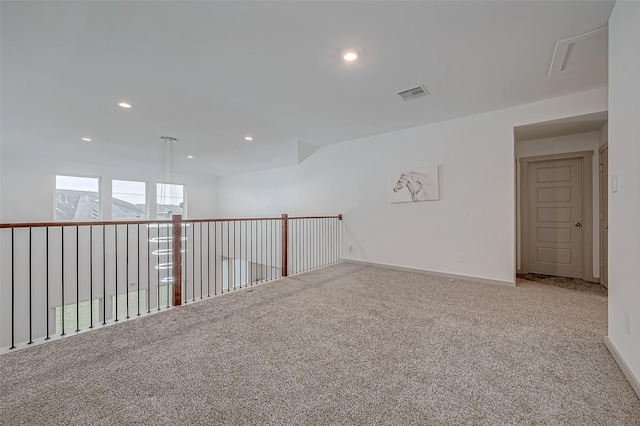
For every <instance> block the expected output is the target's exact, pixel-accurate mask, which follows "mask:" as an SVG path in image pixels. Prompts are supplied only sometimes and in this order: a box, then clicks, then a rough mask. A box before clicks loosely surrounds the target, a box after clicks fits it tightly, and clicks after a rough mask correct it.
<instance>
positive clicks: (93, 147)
mask: <svg viewBox="0 0 640 426" xmlns="http://www.w3.org/2000/svg"><path fill="white" fill-rule="evenodd" d="M612 8H613V2H611V1H595V2H579V1H554V2H549V1H513V2H484V1H470V2H399V1H389V2H302V1H300V2H269V1H259V2H238V1H234V2H178V1H174V2H58V1H51V2H42V3H41V2H8V1H3V2H2V3H1V13H2V21H1V37H2V41H1V43H2V44H1V49H2V50H1V55H2V56H1V60H2V62H1V71H2V74H1V78H2V80H1V83H2V86H1V95H2V114H1V120H2V122H1V125H2V149H3V150H8V151H10V150H14V151H15V150H22V151H26V152H39V153H40V154H41V155H43V156H51V157H60V156H64V157H67V158H71V159H73V160H77V161H89V160H87V159H91V161H101V162H105V163H109V162H115V161H117V162H118V164H131V166H135V165H136V164H142V163H145V162H149V161H150V160H149V158H150V155H149V154H150V152H159V146H158V145H159V143H160V142H159V140H160V139H159V137H160V136H163V135H169V136H175V137H177V138H178V139H179V143H178V146H177V152H178V153H179V156H180V158H183V157H186V155H188V154H191V155H194V156H195V157H196V158H195V159H193V160H186V158H185V159H184V163H183V164H182V167H187V165H188V167H190V169H192V170H200V171H207V172H210V173H215V174H229V173H238V172H242V171H249V170H256V169H263V168H271V167H278V166H283V165H288V164H296V163H297V162H298V158H299V156H298V151H297V147H298V141H302V142H304V143H310V144H314V145H328V144H333V143H338V142H342V141H346V140H351V139H355V138H361V137H364V136H368V135H373V134H379V133H385V132H389V131H394V130H398V129H402V128H407V127H413V126H418V125H422V124H427V123H432V122H437V121H442V120H446V119H451V118H455V117H460V116H465V115H470V114H475V113H480V112H484V111H490V110H495V109H500V108H505V107H509V106H514V105H519V104H523V103H528V102H533V101H537V100H541V99H545V98H550V97H556V96H561V95H565V94H569V93H573V92H578V91H582V90H588V89H592V88H596V87H602V86H605V85H606V84H607V68H606V60H604V61H602V60H600V61H596V62H592V63H590V64H589V66H579V67H572V68H569V69H567V70H566V71H563V72H562V73H559V74H558V75H554V76H552V77H551V78H548V77H547V75H548V71H549V67H550V63H551V58H552V56H553V51H554V46H555V43H556V42H557V41H559V40H562V39H566V38H568V37H572V36H575V35H578V34H581V33H584V32H587V31H591V30H594V29H596V28H599V27H602V26H604V25H606V24H607V21H608V18H609V15H610V13H611V10H612ZM347 48H355V49H358V50H359V51H360V54H361V58H360V60H359V61H358V62H357V63H353V64H346V63H344V62H343V61H342V60H341V55H340V53H341V52H342V51H344V50H345V49H347ZM600 56H601V55H600ZM421 84H424V86H425V87H426V88H427V89H428V90H429V92H430V93H431V94H430V95H429V96H423V97H420V98H417V99H415V100H411V101H403V100H402V99H401V98H400V96H398V94H397V93H398V92H400V91H403V90H405V89H409V88H412V87H415V86H418V85H421ZM122 100H126V101H128V102H130V103H131V104H132V105H133V109H131V110H128V111H127V110H122V109H121V108H119V107H118V106H117V103H118V102H120V101H122ZM248 134H250V135H252V136H253V137H254V141H253V142H251V143H248V142H245V141H244V136H245V135H248ZM85 136H86V137H91V138H92V139H93V142H91V143H86V142H85V143H83V142H81V141H80V138H82V137H85ZM154 158H155V157H154Z"/></svg>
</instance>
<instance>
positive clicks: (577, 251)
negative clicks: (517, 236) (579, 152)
mask: <svg viewBox="0 0 640 426" xmlns="http://www.w3.org/2000/svg"><path fill="white" fill-rule="evenodd" d="M528 175H529V176H528V177H527V178H528V185H529V188H528V189H529V193H528V195H527V196H528V204H529V207H528V208H529V211H528V217H529V224H528V226H527V228H528V232H529V238H528V241H529V247H528V249H529V250H528V252H529V272H533V273H539V274H546V275H558V276H563V277H575V278H583V270H584V268H583V259H584V255H583V247H582V244H583V232H584V231H583V227H582V220H583V217H582V215H583V211H582V203H583V201H582V200H583V193H582V190H583V188H582V160H581V159H568V160H550V161H539V162H532V163H529V172H528Z"/></svg>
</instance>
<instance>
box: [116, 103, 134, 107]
mask: <svg viewBox="0 0 640 426" xmlns="http://www.w3.org/2000/svg"><path fill="white" fill-rule="evenodd" d="M118 106H120V107H122V108H131V104H128V103H126V102H120V103H119V104H118Z"/></svg>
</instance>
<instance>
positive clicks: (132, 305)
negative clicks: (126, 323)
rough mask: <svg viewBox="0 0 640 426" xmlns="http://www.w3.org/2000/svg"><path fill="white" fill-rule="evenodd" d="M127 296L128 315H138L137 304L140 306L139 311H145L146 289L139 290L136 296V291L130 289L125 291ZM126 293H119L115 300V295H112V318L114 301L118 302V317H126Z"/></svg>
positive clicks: (114, 312) (114, 315)
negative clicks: (127, 291)
mask: <svg viewBox="0 0 640 426" xmlns="http://www.w3.org/2000/svg"><path fill="white" fill-rule="evenodd" d="M127 294H128V296H129V317H132V316H135V315H138V305H139V306H140V313H141V314H142V313H144V312H147V290H140V297H139V298H138V292H137V291H132V292H129V293H127ZM127 294H119V295H118V299H117V301H116V297H115V296H112V298H111V300H112V302H111V303H112V304H111V315H112V318H114V319H115V317H116V303H117V304H118V319H122V318H126V316H127Z"/></svg>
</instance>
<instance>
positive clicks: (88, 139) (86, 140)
mask: <svg viewBox="0 0 640 426" xmlns="http://www.w3.org/2000/svg"><path fill="white" fill-rule="evenodd" d="M82 140H83V141H85V142H91V138H82Z"/></svg>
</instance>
